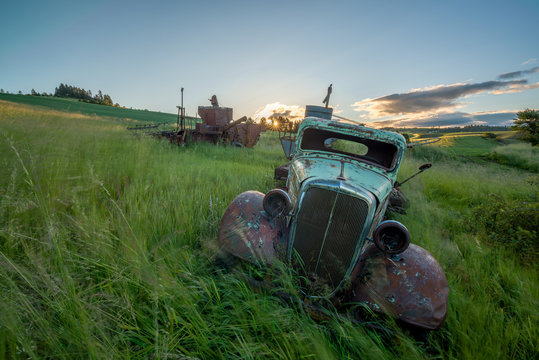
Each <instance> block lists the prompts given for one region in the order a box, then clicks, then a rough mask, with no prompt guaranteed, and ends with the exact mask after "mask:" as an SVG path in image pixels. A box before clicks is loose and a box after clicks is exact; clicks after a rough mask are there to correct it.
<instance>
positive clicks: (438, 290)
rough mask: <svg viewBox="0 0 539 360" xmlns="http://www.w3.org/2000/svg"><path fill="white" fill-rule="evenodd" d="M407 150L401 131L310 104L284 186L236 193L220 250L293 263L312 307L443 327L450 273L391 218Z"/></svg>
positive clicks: (261, 260) (256, 261)
mask: <svg viewBox="0 0 539 360" xmlns="http://www.w3.org/2000/svg"><path fill="white" fill-rule="evenodd" d="M330 110H331V108H330ZM310 115H315V116H318V117H313V116H310ZM405 149H406V142H405V140H404V138H403V137H402V136H401V135H400V134H397V133H393V132H389V131H383V130H375V129H371V128H367V127H363V126H358V125H357V124H356V123H353V122H348V121H342V120H339V121H333V120H331V111H329V112H328V110H327V108H322V107H317V106H308V107H307V111H306V118H305V119H304V121H303V122H302V124H301V125H300V128H299V130H298V135H297V140H296V143H295V147H294V153H293V157H292V161H291V163H290V167H289V173H288V177H287V180H286V188H284V189H281V188H279V189H274V190H271V191H269V192H268V193H266V194H263V193H260V192H258V191H246V192H244V193H242V194H240V195H238V196H237V197H236V198H235V199H234V201H233V202H232V203H231V204H230V205H229V206H228V208H227V210H226V211H225V213H224V216H223V218H222V220H221V223H220V226H219V233H218V243H219V245H220V247H221V248H222V249H223V251H224V253H225V254H228V255H229V256H232V257H234V258H239V259H241V260H243V261H246V262H250V263H253V264H258V265H263V266H269V267H271V265H272V264H275V263H276V262H277V261H279V262H281V263H285V264H289V266H291V267H292V268H293V269H294V272H295V273H297V274H298V276H299V278H300V279H301V280H300V281H299V283H301V292H302V293H303V294H304V296H305V300H307V302H308V303H311V304H312V303H314V302H316V299H323V300H324V301H325V303H326V304H327V303H328V302H330V303H331V304H332V306H334V307H336V308H337V309H338V310H340V311H343V312H344V311H346V312H347V313H348V314H350V308H356V309H361V308H365V307H368V308H370V309H371V310H372V311H373V312H379V313H385V314H388V315H391V316H393V317H395V318H397V319H398V320H400V321H401V322H403V323H405V324H408V325H411V326H412V327H418V328H420V329H427V330H434V329H438V328H439V327H440V326H441V325H442V324H443V322H444V320H445V317H446V311H447V300H448V295H449V287H448V283H447V280H446V277H445V274H444V272H443V270H442V269H441V267H440V265H439V264H438V262H437V261H436V259H435V258H434V257H433V256H432V255H431V254H430V253H429V252H428V251H427V250H425V249H423V248H421V247H420V246H417V245H414V244H410V234H409V232H408V230H407V229H406V227H405V226H404V225H403V224H401V223H399V222H397V221H392V220H384V214H385V212H386V209H387V207H388V203H389V200H390V194H391V192H392V189H394V188H395V187H396V186H398V185H399V184H398V183H397V180H396V179H397V173H398V171H399V167H400V165H401V161H402V158H403V154H404V150H405ZM359 304H361V305H359ZM364 313H365V312H364V311H358V310H354V311H352V314H354V315H352V316H353V317H356V319H357V320H358V321H359V320H361V319H362V318H363V314H364Z"/></svg>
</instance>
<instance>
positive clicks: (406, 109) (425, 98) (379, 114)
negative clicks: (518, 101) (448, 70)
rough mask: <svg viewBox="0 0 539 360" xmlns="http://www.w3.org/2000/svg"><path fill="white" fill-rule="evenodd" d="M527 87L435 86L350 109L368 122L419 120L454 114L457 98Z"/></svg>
mask: <svg viewBox="0 0 539 360" xmlns="http://www.w3.org/2000/svg"><path fill="white" fill-rule="evenodd" d="M526 83H527V81H526V80H511V81H497V80H492V81H485V82H482V83H475V84H468V83H455V84H450V85H437V86H431V87H427V88H422V89H413V90H410V91H409V92H406V93H400V94H392V95H387V96H382V97H379V98H375V99H364V100H361V101H357V102H355V103H354V104H352V107H354V108H355V109H354V110H355V111H359V112H366V113H368V115H369V116H368V117H369V118H371V119H380V118H383V117H388V116H393V117H394V116H403V115H413V116H415V117H418V118H419V117H423V118H424V117H428V116H433V115H439V114H440V113H449V112H451V111H453V110H454V109H455V108H457V107H458V106H459V105H461V104H459V103H457V99H459V98H462V97H465V96H468V95H472V94H478V93H481V92H485V91H488V90H497V89H504V88H508V87H511V86H519V85H525V84H526ZM362 117H365V116H362Z"/></svg>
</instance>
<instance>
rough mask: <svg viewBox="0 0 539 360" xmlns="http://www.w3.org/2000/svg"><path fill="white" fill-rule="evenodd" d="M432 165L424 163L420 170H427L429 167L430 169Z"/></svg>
mask: <svg viewBox="0 0 539 360" xmlns="http://www.w3.org/2000/svg"><path fill="white" fill-rule="evenodd" d="M431 167H432V164H423V165H421V166H420V167H419V171H425V170H427V169H430V168H431Z"/></svg>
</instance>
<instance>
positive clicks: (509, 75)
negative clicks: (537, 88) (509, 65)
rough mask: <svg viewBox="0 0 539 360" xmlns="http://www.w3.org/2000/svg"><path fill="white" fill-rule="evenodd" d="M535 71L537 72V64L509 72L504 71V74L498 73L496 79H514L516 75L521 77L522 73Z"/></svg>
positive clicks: (538, 70) (538, 67) (538, 69)
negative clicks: (526, 68) (529, 67)
mask: <svg viewBox="0 0 539 360" xmlns="http://www.w3.org/2000/svg"><path fill="white" fill-rule="evenodd" d="M536 72H539V66H536V67H533V68H531V69H528V70H522V71H513V72H509V73H505V74H500V75H498V79H502V80H507V79H514V78H517V77H522V76H524V75H529V74H533V73H536Z"/></svg>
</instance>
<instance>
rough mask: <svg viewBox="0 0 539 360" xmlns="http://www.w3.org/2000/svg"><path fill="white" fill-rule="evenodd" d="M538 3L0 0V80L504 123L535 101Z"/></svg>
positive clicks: (260, 105) (407, 118) (251, 109)
mask: <svg viewBox="0 0 539 360" xmlns="http://www.w3.org/2000/svg"><path fill="white" fill-rule="evenodd" d="M538 18H539V0H513V1H496V0H488V1H474V0H468V1H459V0H452V1H441V0H440V1H438V0H428V1H405V0H401V1H396V0H394V1H387V0H377V1H374V0H372V1H370V0H363V1H361V0H356V1H338V0H334V1H318V0H310V1H293V0H288V1H280V0H272V1H253V0H250V1H236V0H228V1H212V0H205V1H193V0H191V1H183V0H181V1H180V0H177V1H158V0H156V1H101V0H95V1H85V2H79V1H54V0H52V1H25V0H20V1H6V2H3V4H2V5H1V6H0V88H2V89H4V90H6V91H9V92H12V93H16V92H18V91H19V90H21V91H22V92H23V93H29V92H30V90H31V89H35V90H36V91H38V92H47V93H50V92H54V88H55V87H57V86H58V85H59V84H60V83H64V84H69V85H73V86H77V87H81V88H84V89H89V90H91V91H92V92H93V93H97V91H98V90H102V91H103V93H105V94H109V95H110V96H111V97H112V100H113V101H114V102H118V103H119V104H120V105H123V106H126V107H132V108H136V109H149V110H155V111H162V112H170V113H175V112H176V106H177V105H179V103H180V88H182V87H183V88H184V89H185V90H184V105H185V107H186V111H187V114H188V115H194V114H195V112H196V109H197V106H199V105H209V104H210V103H209V101H208V99H209V98H210V97H211V96H212V95H214V94H215V95H217V98H218V100H219V103H220V105H221V106H226V107H232V108H233V109H234V118H239V117H241V116H243V115H246V116H251V117H253V118H260V117H262V116H265V117H275V116H279V115H281V116H288V117H290V118H296V117H301V116H303V109H304V107H305V105H308V104H312V105H322V100H323V99H324V97H325V96H326V91H327V88H328V86H329V84H332V85H333V91H332V94H331V98H330V106H332V107H333V108H334V113H335V114H338V115H339V116H342V117H346V118H348V119H351V120H355V121H358V122H362V123H367V124H369V125H371V126H374V127H380V126H400V127H415V126H442V127H444V126H463V125H470V124H489V125H508V124H510V123H511V122H512V119H513V118H514V117H515V113H516V112H517V111H520V110H523V109H525V108H532V109H537V108H539V20H537V19H538Z"/></svg>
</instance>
